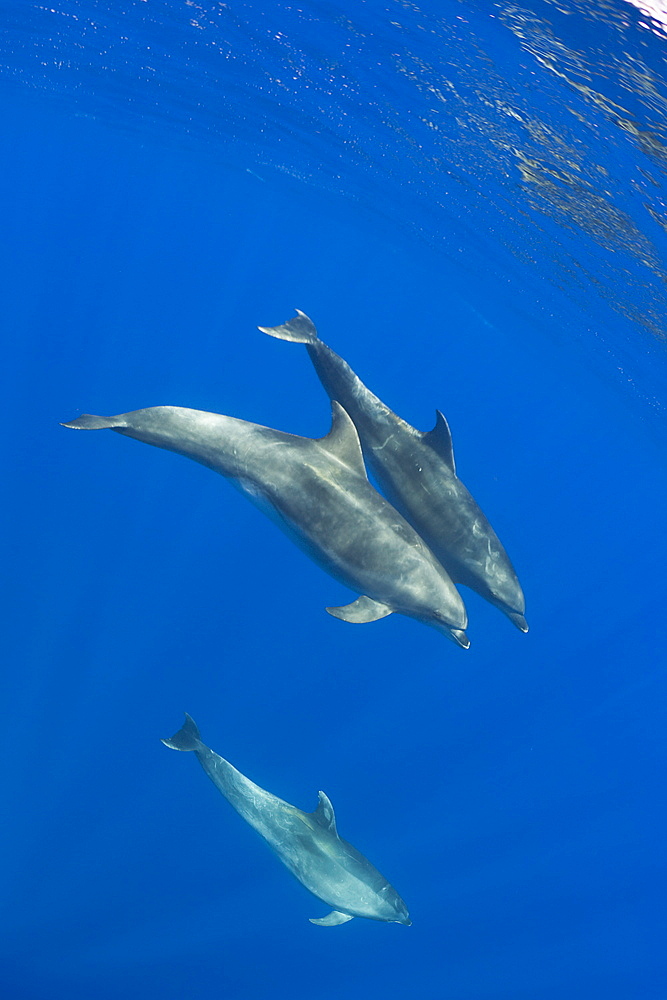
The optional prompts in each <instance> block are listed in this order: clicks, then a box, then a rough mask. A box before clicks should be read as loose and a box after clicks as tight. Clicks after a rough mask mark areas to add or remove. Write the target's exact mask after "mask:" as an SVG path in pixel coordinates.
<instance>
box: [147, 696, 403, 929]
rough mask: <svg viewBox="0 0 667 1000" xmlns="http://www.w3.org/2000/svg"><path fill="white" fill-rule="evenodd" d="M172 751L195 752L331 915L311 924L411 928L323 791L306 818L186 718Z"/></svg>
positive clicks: (397, 898)
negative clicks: (361, 920)
mask: <svg viewBox="0 0 667 1000" xmlns="http://www.w3.org/2000/svg"><path fill="white" fill-rule="evenodd" d="M162 742H163V743H164V745H165V746H168V747H171V748H172V750H194V752H195V754H196V756H197V760H198V761H199V763H200V764H201V766H202V767H203V768H204V770H205V771H206V773H207V774H208V776H209V778H210V779H211V781H212V782H213V784H214V785H215V786H216V788H217V789H218V790H219V791H221V792H222V794H223V795H224V796H225V798H226V799H227V800H228V802H230V803H231V805H233V806H234V808H235V809H236V811H237V813H239V814H240V815H241V816H242V817H243V819H244V820H245V821H246V823H249V824H250V826H252V827H253V828H254V829H255V830H257V833H259V835H260V836H261V837H263V838H264V840H266V841H267V843H268V844H269V846H270V847H272V848H273V850H274V851H275V852H276V854H277V855H278V857H279V858H280V860H281V861H282V863H283V864H284V865H285V866H286V867H287V868H289V870H290V871H291V872H292V875H294V876H296V878H298V880H299V882H301V884H302V885H305V887H306V889H309V890H310V891H311V892H312V893H313V895H314V896H317V898H318V899H321V900H322V901H323V902H324V903H326V904H327V905H328V906H332V907H333V910H332V911H331V913H329V914H328V915H327V916H326V917H319V918H317V917H311V918H310V922H311V924H318V925H319V926H320V927H335V926H336V925H337V924H344V923H346V922H347V921H348V920H352V918H353V917H368V918H369V919H370V920H384V921H389V922H392V923H399V924H406V925H407V926H408V927H409V926H410V924H411V923H412V921H411V920H410V917H409V916H408V908H407V906H406V905H405V903H404V902H403V900H402V899H401V897H400V896H399V895H398V893H397V892H396V890H395V889H394V888H393V886H391V885H390V884H389V882H387V880H386V878H384V876H382V875H380V873H379V871H378V870H377V868H374V867H373V865H372V864H371V863H370V861H367V860H366V858H365V857H364V856H363V854H360V853H359V851H357V850H356V849H355V848H354V847H352V845H351V844H348V843H347V841H346V840H343V839H342V837H339V836H338V833H337V831H336V818H335V816H334V811H333V806H332V805H331V802H329V799H328V798H327V796H326V795H325V794H324V792H319V802H318V805H317V809H316V810H315V812H312V813H307V812H302V811H301V810H300V809H297V808H296V806H291V805H290V804H289V802H284V801H283V800H282V799H279V798H277V796H275V795H271V793H270V792H267V791H265V790H264V789H263V788H260V787H259V785H256V784H255V783H254V782H252V781H250V779H249V778H246V777H245V775H243V774H241V772H240V771H237V770H236V768H235V767H233V766H232V765H231V764H230V763H229V761H226V760H225V759H224V758H223V757H220V756H219V755H218V754H217V753H214V752H213V750H210V749H209V748H208V747H207V746H205V744H204V743H202V741H201V739H200V738H199V730H198V728H197V726H196V725H195V722H194V720H193V719H192V718H191V717H190V716H189V715H188V714H187V713H186V715H185V724H184V726H183V728H182V729H179V731H178V732H177V733H176V735H175V736H172V737H171V739H169V740H162Z"/></svg>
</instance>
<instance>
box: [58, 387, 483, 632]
mask: <svg viewBox="0 0 667 1000" xmlns="http://www.w3.org/2000/svg"><path fill="white" fill-rule="evenodd" d="M332 411H333V422H332V427H331V431H330V432H329V434H328V435H327V436H326V437H324V438H321V439H319V440H313V439H312V438H303V437H296V436H295V435H293V434H284V433H282V432H281V431H276V430H272V429H271V428H270V427H261V426H260V425H259V424H252V423H249V422H248V421H246V420H237V419H236V418H235V417H226V416H223V415H222V414H220V413H206V412H204V411H202V410H189V409H185V408H183V407H179V406H153V407H151V408H149V409H146V410H134V411H133V412H132V413H121V414H118V415H117V416H114V417H100V416H94V415H92V414H83V415H82V416H80V417H79V418H78V419H76V420H72V421H70V422H69V423H66V424H64V426H65V427H73V428H75V429H84V430H99V429H103V428H110V429H111V430H114V431H117V432H118V433H119V434H125V435H127V436H128V437H133V438H137V439H138V440H139V441H145V442H146V444H152V445H155V446H156V447H158V448H166V449H168V450H169V451H175V452H177V453H178V454H180V455H185V456H187V457H188V458H192V459H194V460H195V461H196V462H201V463H202V465H206V466H208V467H209V468H210V469H213V470H214V471H215V472H218V473H220V475H222V476H226V477H228V478H229V479H231V481H232V482H233V483H234V485H236V486H237V487H239V488H240V489H241V490H242V491H243V492H244V493H245V494H246V495H247V496H248V497H249V498H250V499H251V500H252V501H253V503H255V504H256V505H257V506H258V507H260V508H261V509H262V510H264V512H265V513H267V514H269V516H270V517H271V518H272V519H273V520H274V521H275V522H276V523H277V524H278V525H279V526H280V527H281V528H282V529H283V530H284V531H285V532H286V533H287V534H288V535H289V536H290V538H292V540H293V541H295V542H296V543H297V545H299V546H300V547H301V548H302V549H304V550H305V551H306V552H307V553H308V554H309V555H310V556H311V558H312V559H314V560H315V562H317V563H318V564H319V565H320V566H322V567H323V568H324V569H326V570H327V571H328V572H329V573H331V575H332V576H334V577H336V578H337V579H339V580H340V581H341V582H342V583H344V584H345V585H346V586H348V587H349V588H350V589H351V590H354V591H356V592H357V593H358V594H361V595H362V596H361V597H359V598H358V600H356V601H354V602H353V603H352V604H349V605H347V606H346V607H340V608H327V611H328V612H329V613H330V614H332V615H334V617H336V618H341V619H343V620H344V621H350V622H368V621H376V620H377V619H378V618H385V617H386V616H387V615H390V614H391V613H392V612H393V611H396V612H398V613H400V614H404V615H408V616H409V617H411V618H416V619H417V620H418V621H420V622H424V624H426V625H431V626H433V627H434V628H436V629H438V630H439V631H440V632H442V633H443V634H444V635H446V636H447V637H448V638H450V639H453V641H454V642H456V643H458V645H459V646H462V647H463V648H464V649H467V648H468V646H469V645H470V642H469V640H468V637H467V636H466V634H465V632H464V629H465V627H466V624H467V616H466V610H465V607H464V606H463V602H462V600H461V597H460V595H459V593H458V591H457V590H456V587H455V586H454V584H453V583H452V581H451V580H450V578H449V576H448V575H447V573H446V571H445V570H444V569H443V568H442V566H441V565H440V563H439V562H438V560H437V559H436V558H435V556H434V555H433V553H432V552H431V551H430V549H428V548H427V546H426V545H425V544H424V542H423V541H422V540H421V538H420V537H419V535H418V534H417V532H416V531H415V530H414V528H412V527H410V525H409V524H408V523H407V521H405V520H404V519H403V518H402V517H401V515H400V514H399V513H398V512H397V511H396V510H394V508H393V507H392V506H391V504H390V503H388V502H387V501H386V500H385V499H384V498H383V497H381V496H380V494H379V493H378V492H377V491H376V490H375V489H374V488H373V487H372V486H371V484H370V483H369V482H368V477H367V476H366V469H365V467H364V461H363V457H362V453H361V446H360V444H359V437H358V435H357V432H356V430H355V427H354V424H353V423H352V421H351V420H350V418H349V416H348V415H347V413H346V412H345V410H344V409H343V407H342V406H341V405H340V404H339V403H336V402H334V403H332Z"/></svg>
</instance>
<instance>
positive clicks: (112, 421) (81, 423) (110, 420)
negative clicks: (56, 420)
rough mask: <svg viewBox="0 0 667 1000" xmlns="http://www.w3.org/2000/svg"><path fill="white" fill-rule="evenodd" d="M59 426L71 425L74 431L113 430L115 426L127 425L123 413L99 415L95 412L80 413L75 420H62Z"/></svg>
mask: <svg viewBox="0 0 667 1000" xmlns="http://www.w3.org/2000/svg"><path fill="white" fill-rule="evenodd" d="M60 426H61V427H71V428H72V429H73V430H75V431H101V430H108V429H110V430H115V429H116V428H117V427H127V420H126V419H125V414H124V413H120V414H118V416H116V417H100V416H98V415H97V414H96V413H82V414H81V416H80V417H77V418H76V420H68V421H67V422H66V423H65V422H63V423H62V424H61V425H60Z"/></svg>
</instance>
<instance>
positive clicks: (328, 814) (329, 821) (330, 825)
mask: <svg viewBox="0 0 667 1000" xmlns="http://www.w3.org/2000/svg"><path fill="white" fill-rule="evenodd" d="M317 794H318V797H319V801H318V803H317V809H316V810H315V812H314V813H313V819H314V820H315V822H316V823H319V825H320V826H321V827H323V828H324V829H325V830H328V831H329V832H330V833H333V835H334V836H335V837H337V836H338V831H337V830H336V817H335V815H334V809H333V806H332V805H331V802H330V801H329V796H328V795H325V794H324V792H318V793H317Z"/></svg>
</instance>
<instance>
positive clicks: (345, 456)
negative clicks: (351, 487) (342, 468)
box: [318, 399, 368, 479]
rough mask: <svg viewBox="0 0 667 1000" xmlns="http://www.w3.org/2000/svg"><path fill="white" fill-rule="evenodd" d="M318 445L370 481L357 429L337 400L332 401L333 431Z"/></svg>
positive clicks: (319, 441) (320, 439)
mask: <svg viewBox="0 0 667 1000" xmlns="http://www.w3.org/2000/svg"><path fill="white" fill-rule="evenodd" d="M318 444H320V445H321V446H322V447H323V448H324V449H325V451H328V452H329V454H330V455H333V456H334V458H337V459H338V460H339V461H340V462H344V463H345V465H347V466H348V467H349V468H350V469H352V470H353V471H354V472H356V473H357V474H358V475H360V476H363V478H364V479H368V476H367V475H366V466H365V465H364V456H363V454H362V451H361V444H360V442H359V435H358V433H357V428H356V427H355V426H354V423H353V422H352V417H351V416H350V415H349V413H348V412H347V410H346V409H344V408H343V407H342V406H341V405H340V403H339V402H337V400H335V399H333V400H332V401H331V430H330V431H329V433H328V434H327V435H326V437H323V438H319V439H318Z"/></svg>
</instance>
